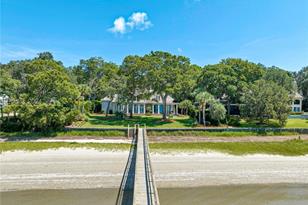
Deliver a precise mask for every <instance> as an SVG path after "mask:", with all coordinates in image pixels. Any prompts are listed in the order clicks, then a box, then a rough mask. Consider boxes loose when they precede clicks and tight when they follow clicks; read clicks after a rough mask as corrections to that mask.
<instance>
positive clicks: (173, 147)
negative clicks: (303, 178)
mask: <svg viewBox="0 0 308 205" xmlns="http://www.w3.org/2000/svg"><path fill="white" fill-rule="evenodd" d="M130 146H131V145H129V144H120V143H119V144H114V143H113V144H105V143H67V142H3V143H0V152H1V153H2V152H6V151H14V150H25V151H41V150H45V149H59V148H71V149H76V148H88V149H97V150H128V149H129V148H130ZM150 149H151V151H152V152H163V153H164V152H165V153H166V152H167V153H168V152H207V151H218V152H224V153H229V154H233V155H246V154H257V153H263V154H275V155H285V156H298V155H307V154H308V141H302V140H290V141H285V142H198V143H153V144H150Z"/></svg>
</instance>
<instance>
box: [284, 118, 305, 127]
mask: <svg viewBox="0 0 308 205" xmlns="http://www.w3.org/2000/svg"><path fill="white" fill-rule="evenodd" d="M286 128H308V119H288V122H287V125H286Z"/></svg>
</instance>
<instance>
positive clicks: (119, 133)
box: [0, 130, 126, 139]
mask: <svg viewBox="0 0 308 205" xmlns="http://www.w3.org/2000/svg"><path fill="white" fill-rule="evenodd" d="M62 136H68V137H70V136H96V137H122V136H123V137H124V136H126V131H121V130H104V131H95V130H93V131H83V130H72V131H53V132H0V138H7V137H9V138H11V139H13V138H16V139H18V138H25V139H26V138H31V139H35V138H42V137H50V138H52V137H62Z"/></svg>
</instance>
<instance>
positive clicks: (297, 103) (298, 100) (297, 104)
mask: <svg viewBox="0 0 308 205" xmlns="http://www.w3.org/2000/svg"><path fill="white" fill-rule="evenodd" d="M303 99H304V97H303V96H301V95H300V94H299V93H296V94H295V96H294V97H293V102H292V105H291V108H292V112H302V103H303Z"/></svg>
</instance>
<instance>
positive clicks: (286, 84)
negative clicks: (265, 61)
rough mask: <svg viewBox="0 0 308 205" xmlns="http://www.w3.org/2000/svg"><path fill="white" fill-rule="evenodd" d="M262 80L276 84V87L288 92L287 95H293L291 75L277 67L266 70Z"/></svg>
mask: <svg viewBox="0 0 308 205" xmlns="http://www.w3.org/2000/svg"><path fill="white" fill-rule="evenodd" d="M262 79H264V80H265V81H272V82H274V83H276V84H277V85H279V86H281V87H283V88H284V89H286V90H287V91H289V93H294V91H295V85H294V79H293V77H292V75H291V73H290V72H287V71H285V70H282V69H280V68H278V67H275V66H273V67H270V68H268V69H266V72H265V74H264V76H263V78H262Z"/></svg>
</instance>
